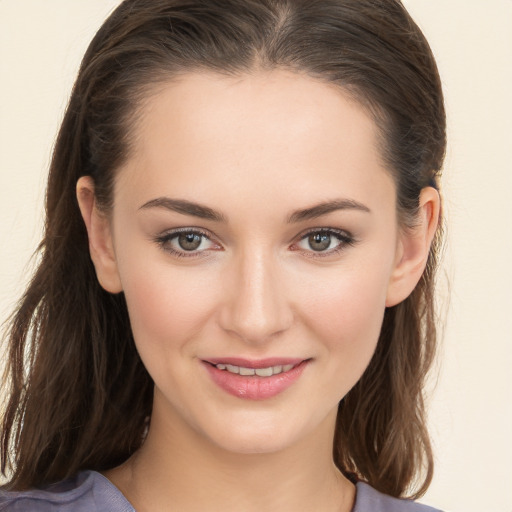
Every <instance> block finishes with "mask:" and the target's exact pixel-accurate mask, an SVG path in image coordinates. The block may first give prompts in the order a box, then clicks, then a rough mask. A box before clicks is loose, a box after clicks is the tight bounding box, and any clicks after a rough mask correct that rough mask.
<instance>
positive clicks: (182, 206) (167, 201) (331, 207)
mask: <svg viewBox="0 0 512 512" xmlns="http://www.w3.org/2000/svg"><path fill="white" fill-rule="evenodd" d="M149 208H164V209H166V210H171V211H174V212H177V213H182V214H184V215H190V216H192V217H199V218H201V219H206V220H212V221H215V222H227V217H226V216H225V215H223V214H222V213H220V212H218V211H216V210H214V209H213V208H210V207H208V206H204V205H201V204H199V203H194V202H192V201H187V200H185V199H171V198H170V197H158V198H156V199H152V200H151V201H148V202H147V203H144V204H143V205H142V206H141V207H140V208H139V210H147V209H149ZM338 210H358V211H362V212H366V213H371V211H370V209H369V208H368V207H367V206H365V205H364V204H362V203H359V202H357V201H354V200H353V199H333V200H331V201H325V202H323V203H319V204H316V205H314V206H311V207H309V208H304V209H301V210H296V211H294V212H293V213H292V214H291V215H290V216H289V217H288V219H287V223H288V224H294V223H297V222H301V221H304V220H309V219H316V218H317V217H321V216H322V215H327V214H328V213H332V212H334V211H338Z"/></svg>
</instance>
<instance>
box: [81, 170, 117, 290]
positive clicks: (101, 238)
mask: <svg viewBox="0 0 512 512" xmlns="http://www.w3.org/2000/svg"><path fill="white" fill-rule="evenodd" d="M76 195H77V199H78V206H79V207H80V212H81V214H82V218H83V219H84V222H85V227H86V228H87V235H88V237H89V252H90V254H91V259H92V261H93V263H94V267H95V269H96V276H97V277H98V281H99V283H100V285H101V286H102V287H103V288H104V289H105V290H106V291H107V292H110V293H119V292H121V291H122V289H123V288H122V285H121V280H120V278H119V274H118V270H117V260H116V255H115V252H114V243H113V238H112V229H111V225H110V220H109V218H108V217H107V216H106V215H105V214H104V213H102V212H100V211H99V210H98V208H97V206H96V197H95V195H94V181H93V179H92V178H91V177H90V176H83V177H82V178H80V179H79V180H78V182H77V184H76Z"/></svg>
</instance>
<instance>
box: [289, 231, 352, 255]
mask: <svg viewBox="0 0 512 512" xmlns="http://www.w3.org/2000/svg"><path fill="white" fill-rule="evenodd" d="M351 243H353V239H352V238H351V237H350V236H349V235H348V234H345V233H342V232H337V231H331V230H326V231H313V232H310V233H308V234H307V235H306V236H304V237H303V238H302V239H301V240H300V242H299V243H298V244H297V245H298V246H299V247H300V248H301V249H304V250H307V251H313V252H317V253H321V252H327V253H329V252H331V251H336V250H339V249H341V248H343V246H345V245H347V244H351Z"/></svg>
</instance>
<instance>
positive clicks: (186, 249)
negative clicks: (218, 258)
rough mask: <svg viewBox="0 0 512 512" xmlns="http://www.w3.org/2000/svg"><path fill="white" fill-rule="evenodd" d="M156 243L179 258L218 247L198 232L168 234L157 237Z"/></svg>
mask: <svg viewBox="0 0 512 512" xmlns="http://www.w3.org/2000/svg"><path fill="white" fill-rule="evenodd" d="M157 241H158V243H159V244H160V245H161V246H162V248H163V249H164V250H166V251H168V252H170V253H172V254H175V255H180V256H188V255H193V254H195V253H200V252H203V251H206V250H208V249H212V248H217V247H218V246H217V245H216V244H214V243H213V242H212V241H211V240H210V239H209V238H208V237H207V236H206V235H205V234H204V233H201V232H199V231H180V232H177V233H176V232H175V233H168V234H166V235H163V236H161V237H159V238H158V239H157ZM187 253H188V254H187Z"/></svg>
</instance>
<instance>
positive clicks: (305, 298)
mask: <svg viewBox="0 0 512 512" xmlns="http://www.w3.org/2000/svg"><path fill="white" fill-rule="evenodd" d="M135 135H136V137H135V139H134V140H135V143H134V147H133V151H132V154H131V155H130V157H129V158H128V160H127V161H126V163H125V164H124V165H123V167H122V168H121V169H119V174H118V177H117V178H116V183H115V190H114V207H113V211H112V212H111V213H110V215H104V214H101V213H100V212H99V211H98V209H97V208H96V204H95V199H94V183H93V182H92V180H91V179H90V178H88V177H84V178H81V179H80V181H79V182H78V187H77V194H78V199H79V204H80V208H81V211H82V215H83V218H84V221H85V224H86V226H87V230H88V234H89V240H90V251H91V257H92V259H93V262H94V264H95V267H96V271H97V275H98V279H99V281H100V283H101V284H102V286H103V287H104V288H105V289H106V290H108V291H110V292H112V293H118V292H121V291H123V292H124V294H125V296H126V300H127V304H128V309H129V313H130V319H131V323H132V329H133V334H134V338H135V342H136V345H137V349H138V351H139V353H140V355H141V358H142V360H143V362H144V364H145V366H146V368H147V369H148V371H149V373H150V375H151V376H152V378H153V380H154V382H155V395H154V406H153V413H152V417H151V426H150V429H149V433H148V436H147V439H146V441H145V443H144V444H143V446H142V447H141V448H140V449H139V450H138V452H137V453H136V454H135V455H134V456H133V457H132V458H130V459H129V460H128V461H127V462H126V463H125V464H123V465H122V466H120V467H119V468H115V469H113V470H111V471H109V472H107V473H106V476H107V477H108V478H109V479H110V480H111V481H112V482H113V483H114V484H115V485H116V486H117V487H118V488H119V489H120V490H121V491H122V492H123V493H124V494H125V496H126V497H127V498H128V499H129V501H130V502H131V503H132V504H133V506H134V507H135V508H136V510H137V511H139V512H144V511H163V510H180V511H185V512H192V511H193V512H195V511H198V512H199V511H206V510H207V511H219V512H220V511H223V512H231V511H235V510H244V511H246V512H253V511H254V512H256V511H261V510H265V511H270V512H274V511H275V512H277V511H279V512H291V511H294V512H297V511H304V512H306V511H317V510H322V511H325V512H331V511H332V512H334V511H337V512H340V511H343V512H349V511H350V510H351V508H352V506H353V502H354V499H355V487H354V486H353V485H352V484H351V483H350V482H349V481H348V480H347V479H345V478H344V477H343V476H342V475H341V473H340V472H339V471H338V470H337V469H336V468H335V466H334V464H333V462H332V439H333V435H334V425H335V419H336V411H337V405H338V402H339V400H340V399H341V398H342V397H343V396H344V395H345V394H346V393H347V392H348V391H349V390H350V388H351V387H352V386H353V385H354V384H355V383H356V382H357V380H358V379H359V378H360V376H361V375H362V373H363V372H364V369H365V368H366V367H367V365H368V363H369V361H370V359H371V357H372V354H373V352H374V350H375V346H376V343H377V339H378V335H379V331H380V326H381V322H382V318H383V314H384V310H385V308H386V307H387V306H393V305H395V304H397V303H399V302H401V301H402V300H404V299H405V298H406V297H407V296H408V295H409V294H410V293H411V291H412V290H413V289H414V286H415V285H416V283H417V282H418V280H419V278H420V277H421V274H422V272H423V269H424V267H425V263H426V258H427V255H428V250H429V247H430V243H431V241H432V237H433V235H434V233H435V229H436V227H437V222H438V215H439V196H438V194H437V192H436V191H435V190H434V189H432V188H426V189H424V190H423V191H422V194H421V198H420V213H419V217H418V223H417V226H416V227H415V228H414V229H413V230H409V231H405V230H402V229H400V228H399V226H398V223H397V214H396V191H395V185H394V182H393V179H392V178H391V175H390V173H389V172H388V170H386V169H385V167H384V165H383V163H382V161H381V158H380V155H379V151H378V149H377V129H376V126H375V124H374V122H373V121H372V119H371V118H370V117H369V116H368V115H367V114H366V113H365V111H364V110H363V109H362V108H361V107H360V106H358V105H357V104H356V103H355V102H353V101H351V100H350V99H349V98H348V97H347V96H346V95H344V94H343V93H341V92H340V90H339V89H336V88H334V87H333V86H329V85H326V84H324V83H320V82H318V81H315V80H313V79H311V78H308V77H305V76H298V75H296V74H291V73H290V72H286V71H280V70H274V71H272V72H266V73H264V72H259V73H255V74H252V75H250V76H241V77H238V78H226V77H220V76H217V75H214V74H206V73H203V74H199V73H198V74H189V75H187V76H185V77H181V78H180V80H177V81H173V82H172V83H169V84H167V85H166V86H164V87H160V88H159V89H158V91H156V92H155V94H154V95H152V96H151V97H150V98H148V100H147V102H146V103H145V105H144V107H143V111H142V116H141V117H140V118H138V121H137V125H136V126H135ZM162 198H164V199H162ZM155 200H158V201H155ZM176 200H179V201H181V202H180V203H177V202H176ZM183 201H186V202H188V203H186V204H185V203H183ZM189 203H194V204H195V205H200V206H203V207H207V208H209V209H210V210H214V211H215V213H216V214H217V215H211V211H210V212H209V213H210V215H208V218H206V217H205V214H206V213H208V212H205V211H204V209H203V210H201V211H200V210H199V209H198V208H197V206H196V207H195V210H194V209H190V208H189V207H188V206H189ZM321 203H329V205H328V207H326V208H324V209H323V211H318V210H317V211H316V212H312V211H309V215H308V212H304V210H308V209H311V208H312V207H313V206H316V205H319V204H321ZM298 211H303V212H302V213H301V214H300V213H296V212H298ZM294 212H295V215H293V214H294ZM176 230H180V232H178V233H177V234H176ZM180 234H181V236H180ZM194 234H195V236H194ZM232 358H243V361H242V363H243V364H242V363H240V364H239V366H243V367H247V368H249V370H251V369H254V368H261V367H262V366H265V365H266V366H271V367H272V366H276V365H277V366H279V363H280V362H282V363H283V364H285V363H287V362H290V360H293V365H294V368H293V369H291V370H289V371H290V372H291V373H290V375H291V376H292V377H289V378H288V377H287V378H288V380H287V381H286V382H287V384H286V386H284V387H280V386H281V384H282V382H283V381H285V380H286V379H285V378H284V377H283V375H284V374H286V372H285V371H284V370H285V369H283V368H281V369H280V371H281V372H283V373H281V374H280V376H279V377H276V376H271V377H266V376H258V375H255V376H240V375H236V376H235V377H233V374H232V373H230V372H229V371H227V370H226V369H225V368H224V367H223V366H221V367H220V368H219V367H214V364H216V365H218V364H221V365H222V362H223V361H225V360H229V361H228V363H229V362H231V363H233V360H232ZM269 360H272V361H270V362H269ZM297 365H298V366H297ZM224 366H225V365H224ZM235 366H236V365H235ZM281 366H282V365H281ZM231 370H232V371H237V370H236V368H235V369H234V370H233V368H231ZM267 370H268V368H267ZM281 377H283V379H281ZM244 379H245V380H244ZM265 379H267V380H265ZM225 381H226V382H227V384H226V385H224V384H222V382H225ZM263 382H266V383H264V384H262V383H263ZM226 386H227V387H226Z"/></svg>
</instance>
